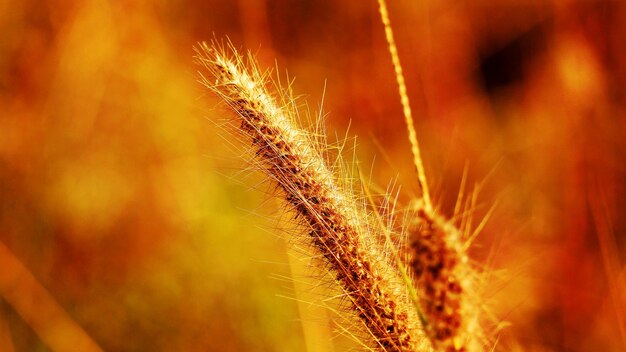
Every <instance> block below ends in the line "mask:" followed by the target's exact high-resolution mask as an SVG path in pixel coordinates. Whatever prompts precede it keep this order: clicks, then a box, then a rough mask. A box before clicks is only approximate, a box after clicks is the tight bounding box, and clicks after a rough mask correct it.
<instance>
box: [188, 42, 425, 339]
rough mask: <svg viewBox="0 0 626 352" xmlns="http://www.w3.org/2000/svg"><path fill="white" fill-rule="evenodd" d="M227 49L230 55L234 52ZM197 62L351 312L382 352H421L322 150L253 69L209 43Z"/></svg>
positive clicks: (409, 316)
mask: <svg viewBox="0 0 626 352" xmlns="http://www.w3.org/2000/svg"><path fill="white" fill-rule="evenodd" d="M231 49H232V48H231ZM196 51H197V56H196V59H197V60H198V62H199V63H200V64H201V65H202V66H203V67H204V68H205V69H206V70H208V73H209V74H210V78H209V77H206V76H204V74H203V73H200V77H201V83H202V84H203V85H205V86H206V87H207V88H209V89H210V90H212V91H214V92H216V93H217V94H219V95H220V96H221V97H222V98H223V99H224V100H225V101H226V102H227V103H228V104H229V105H230V106H231V107H232V109H233V110H234V111H235V112H236V113H237V115H238V117H239V118H240V123H241V126H240V129H241V131H242V132H243V134H244V135H246V136H248V137H249V138H250V141H251V143H252V145H253V147H254V150H255V152H256V155H257V157H258V159H259V160H260V161H261V164H262V165H263V167H264V169H265V170H266V171H267V173H268V174H269V176H270V177H271V178H272V179H274V180H275V181H276V182H277V183H278V185H279V187H280V188H281V189H282V190H283V191H284V198H285V200H286V201H287V202H288V203H289V204H290V205H291V206H292V207H293V209H294V210H295V212H296V217H298V218H299V219H300V220H301V221H303V222H304V223H305V225H306V226H307V228H308V229H309V233H308V237H309V239H310V241H312V244H313V245H314V247H315V248H316V249H317V250H319V252H320V253H321V254H322V255H323V257H324V258H325V260H326V262H327V263H328V265H329V267H330V268H331V269H332V270H333V271H334V273H335V276H336V279H337V281H338V282H339V283H340V285H341V286H342V288H343V291H344V292H345V294H346V296H347V297H349V299H350V302H351V304H352V307H353V308H354V310H355V312H356V313H357V315H358V316H359V318H360V319H361V320H362V322H363V323H364V326H365V327H366V328H367V330H368V332H369V334H370V335H371V336H372V337H373V339H374V340H375V346H372V347H374V348H377V349H379V350H382V351H424V350H427V347H424V346H426V344H425V343H424V341H425V340H424V338H423V332H421V330H420V323H419V320H418V319H417V313H416V312H414V311H411V309H412V307H411V306H410V305H408V304H407V303H406V302H407V299H406V297H403V295H404V294H403V292H406V288H403V287H401V286H400V285H397V284H394V282H396V281H397V280H396V279H395V278H394V277H393V275H394V273H397V271H396V270H395V268H390V267H388V264H387V263H386V262H385V261H384V260H383V259H381V258H384V257H385V255H384V254H382V253H378V252H377V251H376V249H375V248H374V247H373V246H372V245H371V243H370V242H372V240H371V238H374V237H375V234H371V233H368V232H367V231H369V230H368V229H369V226H368V221H367V215H366V214H365V213H364V211H363V210H359V208H358V207H357V205H356V204H355V202H354V201H353V197H352V196H351V195H350V194H347V191H345V190H343V189H341V188H340V187H338V186H337V182H336V181H335V180H334V175H333V174H332V173H331V172H330V170H329V169H328V167H327V166H326V164H325V162H324V159H322V157H320V155H319V151H317V150H316V149H315V148H314V147H313V146H311V145H310V142H309V139H308V138H307V137H306V132H305V131H303V130H301V129H299V128H298V127H297V125H296V123H295V121H294V118H293V114H294V112H292V111H288V110H287V109H283V108H280V107H279V106H277V105H276V103H275V101H274V99H273V98H272V97H271V96H270V94H268V93H267V91H266V88H265V82H263V80H262V79H261V75H260V74H259V73H258V70H257V69H256V66H255V65H254V64H253V63H249V64H248V65H244V64H243V61H242V59H241V57H240V56H239V54H237V52H236V51H235V50H234V49H233V50H232V53H230V54H229V56H230V57H233V59H231V58H229V57H228V56H227V55H225V53H224V50H223V49H221V48H216V46H215V45H213V46H212V47H209V46H208V45H207V44H206V43H203V44H201V45H200V47H199V48H197V49H196Z"/></svg>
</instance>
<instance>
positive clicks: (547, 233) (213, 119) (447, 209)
mask: <svg viewBox="0 0 626 352" xmlns="http://www.w3.org/2000/svg"><path fill="white" fill-rule="evenodd" d="M495 3H497V4H495ZM389 10H390V17H391V21H392V25H393V28H394V30H395V35H396V41H397V44H398V49H399V54H400V59H401V61H402V63H403V66H404V70H405V74H406V78H407V84H408V91H409V96H410V99H411V103H412V107H413V109H414V112H415V115H416V120H417V121H416V123H417V126H416V127H417V133H418V137H419V139H420V142H421V147H422V155H423V157H424V159H425V163H426V167H427V172H428V176H429V180H430V184H431V187H432V189H433V190H434V194H435V198H436V201H437V204H439V207H440V209H441V211H442V213H444V214H446V215H448V216H450V215H451V214H452V211H453V209H454V203H455V200H456V196H457V192H458V190H459V184H460V180H461V178H462V174H463V169H464V168H465V166H466V165H467V169H468V177H467V184H468V187H469V189H470V190H471V188H472V187H473V186H474V185H482V187H481V193H480V196H479V197H478V203H477V206H476V208H475V211H474V218H475V223H476V224H477V223H478V222H479V221H480V219H481V217H482V216H484V215H485V214H486V213H487V211H488V209H489V208H490V206H491V205H492V204H494V203H496V202H497V206H496V208H495V211H494V213H493V215H492V216H491V218H490V220H489V222H488V224H487V226H486V227H485V229H484V230H483V231H482V232H481V235H480V236H479V237H478V239H477V240H476V241H475V243H474V245H473V247H472V249H471V256H472V258H473V259H474V260H475V262H476V265H477V266H479V267H481V268H483V270H484V271H485V273H486V274H485V288H484V290H483V291H484V302H485V304H486V305H487V306H488V307H489V313H490V314H491V315H493V317H494V318H495V319H496V320H497V321H499V322H501V324H497V326H495V325H494V324H491V325H490V326H489V327H487V330H488V332H490V333H493V334H497V335H494V336H495V337H497V340H498V344H497V346H496V350H497V351H514V350H519V351H623V350H626V327H625V324H624V320H626V318H624V317H625V316H626V309H625V308H624V303H625V302H626V292H625V289H624V279H625V275H626V272H625V270H624V249H625V248H626V243H625V242H626V166H625V164H624V161H625V160H626V120H625V118H624V113H625V111H626V100H625V98H626V96H625V92H626V91H625V89H624V87H626V46H625V45H624V43H626V2H624V1H617V0H616V1H594V0H587V1H568V0H563V1H541V0H506V1H499V2H493V1H487V0H475V1H458V0H457V1H446V0H444V1H430V0H423V1H390V3H389ZM0 33H2V35H1V36H0V294H1V297H0V351H63V350H70V351H72V350H76V351H79V350H80V351H96V350H98V348H101V349H103V350H106V351H304V350H307V351H330V350H333V349H335V350H337V351H343V350H346V349H348V348H349V347H352V348H358V346H349V344H347V345H346V342H345V341H344V342H341V341H340V340H341V338H339V337H338V336H339V335H341V334H342V333H341V331H340V330H338V328H337V326H334V325H333V324H331V323H329V322H328V320H327V319H324V318H323V314H324V313H323V312H315V310H316V309H317V308H316V304H315V298H311V297H304V298H303V297H300V296H299V295H300V293H298V292H299V291H300V292H301V291H303V290H302V289H298V287H299V286H301V285H305V284H301V281H305V280H304V279H303V278H307V277H308V276H309V275H308V273H307V269H306V265H303V264H302V263H301V260H300V258H299V257H298V253H297V251H296V252H294V251H293V250H292V249H290V248H291V247H290V246H289V243H288V242H289V241H288V240H286V239H285V236H284V235H282V234H281V233H280V232H281V230H280V229H281V227H280V226H278V225H277V221H276V219H275V218H274V217H273V216H272V214H273V213H275V212H277V211H280V209H282V208H281V205H280V204H279V203H280V202H278V201H276V200H273V199H271V197H268V196H267V192H266V191H267V190H268V189H269V188H270V187H268V186H257V185H258V184H260V183H262V182H263V178H262V176H261V175H258V174H257V173H255V172H248V171H245V170H246V162H245V161H244V160H242V159H241V158H240V154H241V152H240V150H239V151H238V149H237V148H233V147H232V146H231V145H230V142H229V140H230V135H229V134H228V131H224V130H223V129H222V128H221V127H220V125H221V123H222V121H224V119H226V120H228V118H229V116H230V114H229V113H227V112H226V109H225V108H224V106H223V105H220V104H219V102H218V100H216V99H215V97H213V96H211V95H210V94H207V92H205V91H203V90H202V89H201V88H200V86H199V84H197V83H196V82H195V79H196V76H195V71H196V67H194V65H193V63H192V56H193V50H192V46H193V45H194V44H195V43H196V42H198V41H202V40H211V39H213V38H218V39H221V38H225V37H228V38H230V39H231V40H232V42H233V43H234V45H235V47H237V48H241V49H243V48H246V49H250V50H252V51H253V52H255V53H256V54H257V56H258V59H259V61H260V63H261V66H264V67H270V68H271V67H275V66H276V64H277V65H278V67H279V71H280V72H281V74H282V73H283V72H285V71H286V70H288V72H289V76H290V77H296V81H295V83H294V90H295V92H296V94H299V95H303V99H306V100H307V101H308V103H309V106H310V107H311V110H312V111H315V110H316V109H317V107H318V106H319V104H320V102H321V100H322V96H323V95H324V91H325V97H324V103H323V108H324V111H325V112H327V113H328V114H329V115H328V117H327V120H326V121H327V126H328V132H329V134H330V135H331V136H334V135H335V133H337V134H338V135H340V136H343V135H345V134H346V130H348V127H349V130H348V136H350V137H352V136H358V139H357V142H358V151H357V153H358V156H359V160H360V162H361V164H362V165H364V168H365V169H366V170H369V169H370V167H371V169H372V170H373V172H372V175H371V176H372V182H374V183H376V184H379V185H382V186H385V185H386V184H387V183H388V182H389V180H390V179H393V178H397V179H398V183H399V184H402V193H401V196H400V201H401V202H402V203H403V204H407V203H408V202H409V201H410V200H411V199H412V198H413V197H415V196H416V194H417V182H416V180H415V175H414V173H413V166H412V164H411V155H410V149H409V145H408V142H407V140H406V137H405V135H406V130H405V127H404V122H403V118H402V111H401V106H400V103H399V98H398V95H397V90H396V85H395V78H394V74H393V69H392V66H391V62H390V59H389V55H388V52H387V46H386V42H385V39H384V32H383V27H382V25H381V23H380V20H379V14H378V8H377V3H376V1H374V0H371V1H369V0H368V1H349V2H348V1H346V2H337V1H330V0H324V1H308V0H307V1H297V2H296V1H286V0H273V1H271V0H239V1H225V0H224V1H214V0H213V1H168V0H152V1H106V0H83V1H74V0H70V1H66V0H63V1H60V0H39V1H30V0H17V1H14V0H0ZM239 147H240V148H241V147H242V146H241V145H240V146H239ZM372 165H373V167H372ZM242 173H243V175H242ZM301 279H302V280H301ZM304 291H306V290H304ZM318 298H319V297H318Z"/></svg>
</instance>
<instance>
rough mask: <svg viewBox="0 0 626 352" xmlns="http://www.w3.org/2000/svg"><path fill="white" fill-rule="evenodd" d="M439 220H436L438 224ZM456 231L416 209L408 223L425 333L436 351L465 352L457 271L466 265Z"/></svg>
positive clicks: (411, 257)
mask: <svg viewBox="0 0 626 352" xmlns="http://www.w3.org/2000/svg"><path fill="white" fill-rule="evenodd" d="M437 220H439V221H437ZM455 230H456V229H454V228H452V227H451V226H445V224H444V222H443V221H441V220H440V219H437V218H435V217H434V216H432V215H429V214H427V212H426V211H425V210H424V209H419V210H418V211H417V213H416V216H415V217H414V221H413V222H412V223H411V224H410V226H409V229H408V232H409V247H408V249H409V257H410V263H409V264H410V267H411V268H412V269H413V273H414V275H415V281H416V287H417V289H418V292H419V298H420V305H421V308H422V314H423V315H424V318H425V320H426V327H425V328H426V333H427V334H428V335H429V336H430V338H431V340H432V341H433V345H434V346H435V348H437V349H438V350H441V351H445V352H464V351H467V347H465V346H463V343H462V342H461V338H460V336H459V335H460V333H461V329H462V324H463V314H462V309H463V307H462V303H463V293H464V292H463V290H464V288H463V285H462V282H461V280H460V279H461V277H462V276H461V275H459V271H460V270H461V267H462V266H463V265H464V264H465V263H464V261H465V257H464V255H463V252H462V251H461V250H460V249H459V245H458V242H459V239H458V237H457V236H453V235H451V233H450V232H454V233H455V234H456V232H455Z"/></svg>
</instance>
